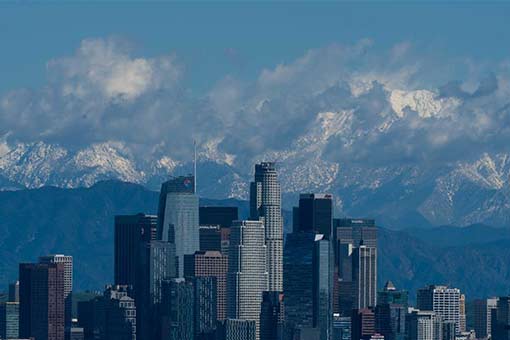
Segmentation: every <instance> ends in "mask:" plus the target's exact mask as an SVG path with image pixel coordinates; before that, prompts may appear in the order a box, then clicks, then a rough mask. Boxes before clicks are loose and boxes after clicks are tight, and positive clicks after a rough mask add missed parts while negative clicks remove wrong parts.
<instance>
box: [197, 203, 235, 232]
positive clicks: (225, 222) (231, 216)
mask: <svg viewBox="0 0 510 340" xmlns="http://www.w3.org/2000/svg"><path fill="white" fill-rule="evenodd" d="M199 216H200V225H219V226H220V228H230V227H231V226H232V222H234V221H237V220H238V219H239V212H238V209H237V207H221V206H204V207H200V210H199Z"/></svg>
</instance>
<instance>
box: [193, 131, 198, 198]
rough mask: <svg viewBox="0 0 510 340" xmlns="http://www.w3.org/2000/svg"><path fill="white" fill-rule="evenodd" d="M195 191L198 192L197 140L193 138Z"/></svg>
mask: <svg viewBox="0 0 510 340" xmlns="http://www.w3.org/2000/svg"><path fill="white" fill-rule="evenodd" d="M193 191H194V192H195V194H196V193H197V141H196V140H195V139H193Z"/></svg>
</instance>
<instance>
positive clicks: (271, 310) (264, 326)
mask: <svg viewBox="0 0 510 340" xmlns="http://www.w3.org/2000/svg"><path fill="white" fill-rule="evenodd" d="M284 308H285V307H284V295H283V293H281V292H263V294H262V306H261V311H260V340H283V322H284V313H283V312H284Z"/></svg>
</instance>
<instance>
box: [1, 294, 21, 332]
mask: <svg viewBox="0 0 510 340" xmlns="http://www.w3.org/2000/svg"><path fill="white" fill-rule="evenodd" d="M17 338H19V302H0V339H17Z"/></svg>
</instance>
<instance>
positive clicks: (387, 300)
mask: <svg viewBox="0 0 510 340" xmlns="http://www.w3.org/2000/svg"><path fill="white" fill-rule="evenodd" d="M408 300H409V293H408V292H407V291H406V290H397V288H395V285H393V282H391V281H388V282H386V284H385V285H384V288H383V290H381V291H379V292H377V304H378V305H386V304H390V305H402V306H404V308H405V309H407V307H408V305H409V302H408Z"/></svg>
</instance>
